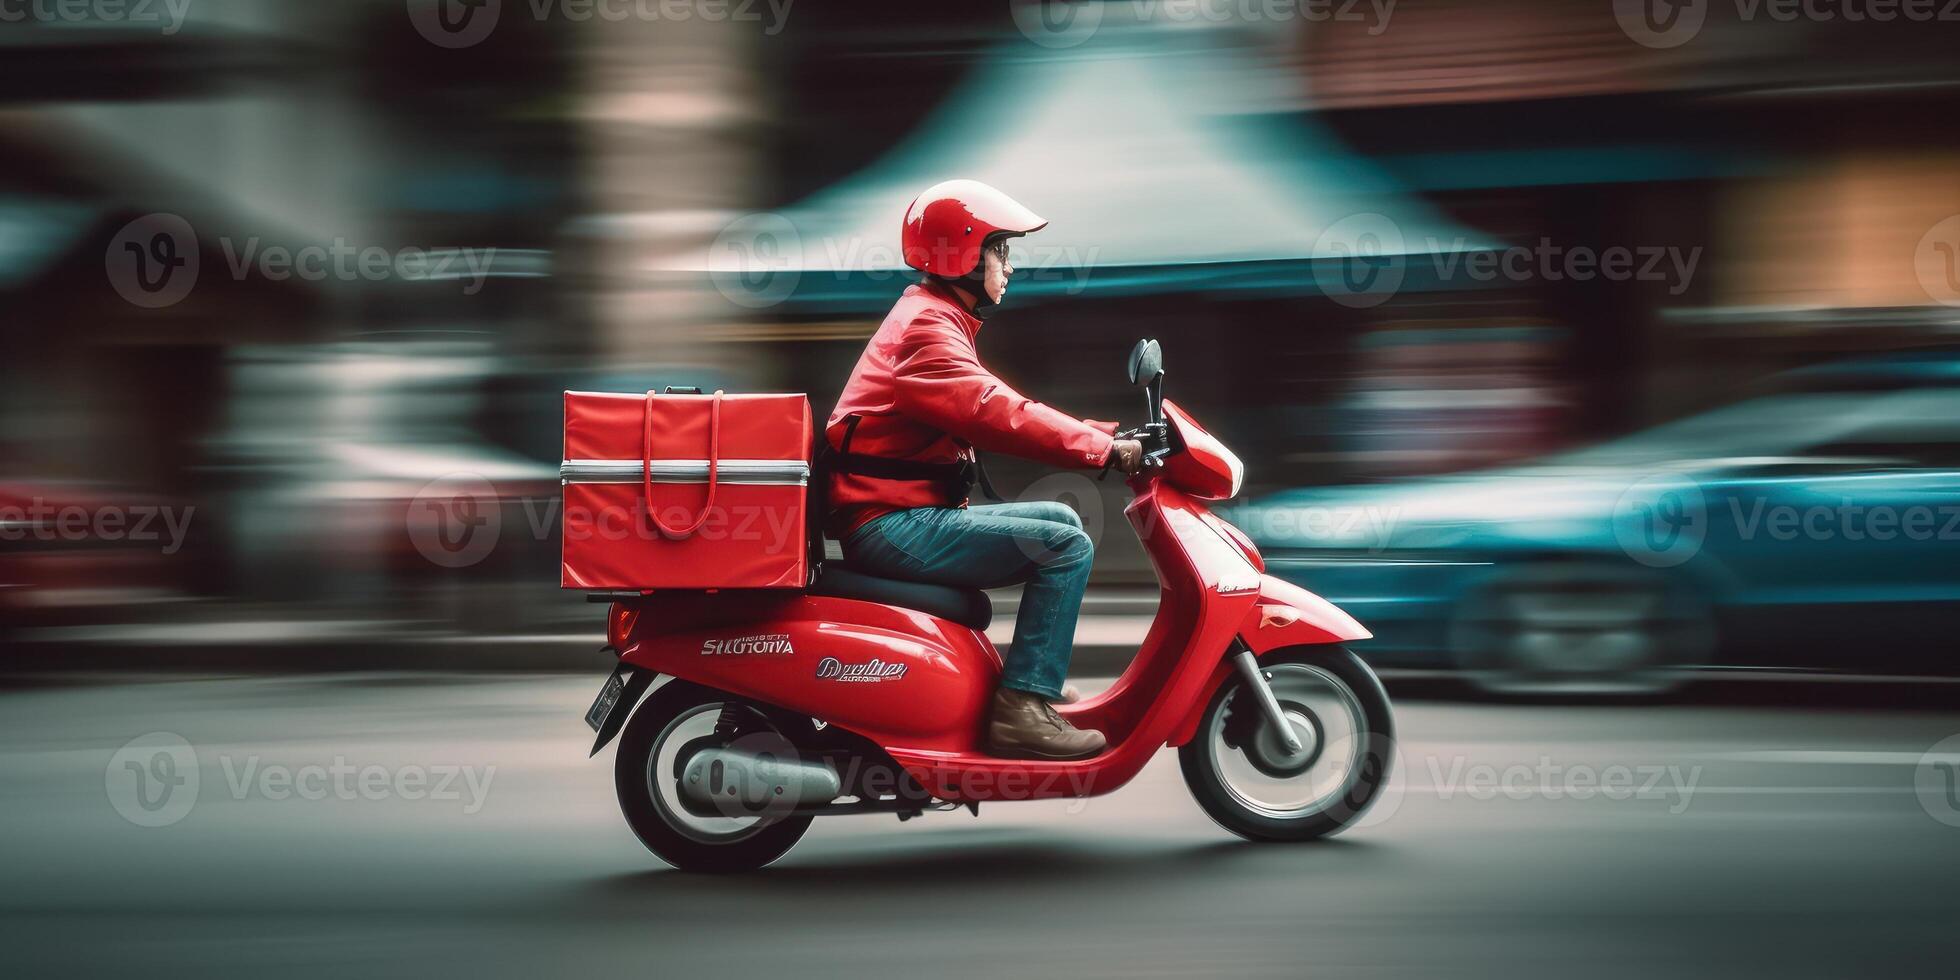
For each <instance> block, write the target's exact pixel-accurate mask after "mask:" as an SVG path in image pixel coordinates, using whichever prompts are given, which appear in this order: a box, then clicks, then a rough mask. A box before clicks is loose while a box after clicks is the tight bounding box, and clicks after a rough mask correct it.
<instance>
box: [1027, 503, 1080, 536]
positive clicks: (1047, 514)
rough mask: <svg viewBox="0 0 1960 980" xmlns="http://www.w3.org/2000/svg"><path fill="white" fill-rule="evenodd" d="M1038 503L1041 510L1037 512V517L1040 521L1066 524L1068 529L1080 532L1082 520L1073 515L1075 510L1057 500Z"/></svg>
mask: <svg viewBox="0 0 1960 980" xmlns="http://www.w3.org/2000/svg"><path fill="white" fill-rule="evenodd" d="M1040 503H1041V510H1040V511H1039V512H1038V516H1039V517H1040V518H1041V519H1042V520H1044V521H1054V522H1055V523H1057V524H1067V525H1068V526H1069V527H1072V528H1074V529H1076V530H1078V531H1080V530H1082V518H1081V517H1080V516H1079V515H1077V514H1076V513H1075V508H1073V507H1070V506H1069V505H1067V504H1065V503H1062V502H1061V501H1059V500H1043V501H1041V502H1040Z"/></svg>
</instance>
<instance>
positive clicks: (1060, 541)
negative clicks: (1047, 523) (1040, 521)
mask: <svg viewBox="0 0 1960 980" xmlns="http://www.w3.org/2000/svg"><path fill="white" fill-rule="evenodd" d="M1048 547H1049V549H1050V550H1051V551H1053V552H1054V553H1055V558H1056V560H1057V562H1059V563H1068V562H1076V561H1088V560H1090V559H1092V558H1094V557H1095V556H1096V543H1095V542H1094V541H1091V540H1090V539H1089V534H1088V532H1086V531H1084V530H1082V528H1081V527H1079V526H1078V527H1070V528H1068V529H1067V530H1064V531H1059V532H1057V533H1056V534H1054V535H1053V536H1051V538H1050V539H1049V543H1048Z"/></svg>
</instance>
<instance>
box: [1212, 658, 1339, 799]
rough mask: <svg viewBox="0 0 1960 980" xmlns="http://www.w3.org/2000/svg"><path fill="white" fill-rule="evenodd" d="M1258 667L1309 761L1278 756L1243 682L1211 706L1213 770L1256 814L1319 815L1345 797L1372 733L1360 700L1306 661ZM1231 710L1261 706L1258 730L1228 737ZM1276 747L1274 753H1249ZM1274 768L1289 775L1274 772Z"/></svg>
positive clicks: (1273, 738)
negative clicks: (1237, 742) (1243, 739)
mask: <svg viewBox="0 0 1960 980" xmlns="http://www.w3.org/2000/svg"><path fill="white" fill-rule="evenodd" d="M1260 673H1261V674H1263V675H1265V676H1266V678H1267V681H1266V683H1267V684H1268V685H1270V686H1271V687H1272V689H1273V696H1274V697H1275V698H1277V699H1278V700H1279V703H1280V712H1281V713H1282V714H1284V715H1285V716H1286V717H1287V720H1288V721H1290V722H1292V723H1293V726H1294V731H1295V732H1296V733H1297V734H1299V735H1300V736H1301V744H1302V748H1303V750H1304V751H1303V755H1305V756H1306V759H1307V761H1306V763H1305V764H1304V765H1300V764H1298V760H1288V759H1286V758H1284V755H1285V749H1284V748H1283V747H1282V746H1281V745H1280V743H1279V739H1278V738H1277V737H1276V736H1275V734H1274V733H1273V732H1272V731H1271V728H1272V726H1271V724H1270V723H1269V722H1267V720H1266V718H1265V716H1264V714H1263V712H1260V707H1259V705H1258V703H1257V701H1256V700H1255V699H1254V698H1253V697H1252V696H1251V695H1250V694H1249V693H1248V692H1247V689H1246V687H1245V684H1244V682H1243V681H1241V682H1240V683H1239V684H1238V685H1237V686H1236V687H1234V688H1233V690H1232V693H1230V694H1229V695H1227V696H1226V700H1225V701H1224V702H1223V703H1221V704H1220V705H1219V708H1218V710H1216V711H1214V712H1212V718H1211V724H1210V726H1209V730H1208V731H1207V732H1206V740H1207V741H1208V743H1209V745H1210V753H1211V764H1212V770H1213V771H1214V772H1216V773H1217V774H1218V780H1219V783H1220V785H1222V786H1223V787H1224V789H1225V792H1226V793H1227V794H1229V795H1230V796H1231V797H1232V799H1233V800H1234V801H1236V802H1237V803H1238V804H1239V805H1240V806H1242V807H1244V808H1246V809H1247V810H1250V811H1252V812H1254V813H1257V814H1259V815H1261V816H1265V817H1270V818H1273V819H1276V820H1299V819H1304V818H1306V817H1310V816H1313V815H1315V814H1318V813H1321V812H1323V811H1325V810H1327V809H1328V808H1329V807H1330V806H1332V805H1333V804H1334V803H1335V802H1336V801H1338V800H1341V799H1343V798H1344V797H1346V796H1347V794H1348V791H1349V790H1350V789H1352V788H1353V787H1354V784H1355V782H1356V781H1357V780H1358V779H1359V778H1360V776H1361V768H1362V762H1363V760H1364V759H1365V758H1366V755H1367V751H1368V739H1369V735H1370V734H1371V733H1370V732H1369V731H1368V722H1367V716H1366V715H1365V714H1364V713H1363V712H1362V710H1361V700H1360V698H1358V697H1356V696H1355V693H1354V691H1352V690H1351V689H1349V687H1348V686H1347V684H1346V683H1345V682H1343V681H1342V680H1341V679H1340V678H1338V677H1335V676H1334V675H1333V674H1331V673H1328V672H1327V671H1325V670H1322V669H1321V668H1319V667H1315V666H1312V665H1309V664H1278V665H1275V666H1272V667H1262V668H1260ZM1241 698H1243V700H1241ZM1233 711H1252V712H1259V718H1258V729H1257V730H1256V732H1255V734H1254V737H1253V738H1251V739H1249V740H1247V741H1248V744H1246V745H1242V746H1238V747H1234V746H1232V745H1230V744H1228V743H1227V741H1226V731H1225V729H1226V723H1227V720H1228V719H1229V718H1230V717H1231V715H1232V712H1233ZM1275 751H1277V752H1278V753H1279V754H1280V755H1279V756H1276V757H1271V758H1269V759H1258V760H1255V758H1254V757H1253V754H1254V753H1260V752H1267V753H1271V752H1275ZM1262 762H1263V763H1264V765H1263V766H1262V765H1261V763H1262ZM1289 763H1291V764H1289ZM1275 770H1284V771H1286V772H1289V773H1290V775H1286V776H1274V775H1272V774H1271V773H1272V772H1274V771H1275Z"/></svg>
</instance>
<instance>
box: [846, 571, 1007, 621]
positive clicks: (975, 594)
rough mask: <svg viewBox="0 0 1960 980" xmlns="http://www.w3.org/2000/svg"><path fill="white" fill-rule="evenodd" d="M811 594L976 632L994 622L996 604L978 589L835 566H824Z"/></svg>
mask: <svg viewBox="0 0 1960 980" xmlns="http://www.w3.org/2000/svg"><path fill="white" fill-rule="evenodd" d="M809 592H810V594H811V595H822V596H832V597H835V598H838V599H862V600H864V601H865V602H882V603H884V604H885V605H888V606H899V607H902V608H905V609H916V610H918V611H919V612H922V613H931V614H932V615H934V616H938V617H939V618H940V619H946V620H951V621H953V622H955V623H958V624H960V625H962V626H970V627H972V628H974V629H977V630H983V629H986V628H987V624H988V623H991V622H993V621H994V604H993V602H992V601H991V600H989V599H988V598H987V593H985V592H982V591H980V590H979V589H959V588H954V587H952V586H950V585H932V584H930V583H927V582H905V581H901V580H899V579H891V578H879V577H877V576H876V575H866V574H865V573H863V572H860V571H856V570H854V569H851V568H847V567H845V566H843V565H839V564H837V563H836V562H824V563H823V566H822V569H821V570H820V571H819V572H818V573H817V580H816V582H814V583H812V584H811V586H810V589H809Z"/></svg>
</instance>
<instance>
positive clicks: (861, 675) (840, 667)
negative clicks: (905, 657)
mask: <svg viewBox="0 0 1960 980" xmlns="http://www.w3.org/2000/svg"><path fill="white" fill-rule="evenodd" d="M905 666H906V665H905V664H888V663H886V662H884V661H883V660H879V659H876V658H873V659H872V660H871V661H870V662H869V663H862V664H847V663H844V662H842V661H840V660H838V659H837V658H836V657H825V658H823V660H821V661H819V662H818V663H817V680H820V681H838V682H840V683H850V684H876V683H878V682H879V681H895V680H897V679H899V678H901V677H904V676H905Z"/></svg>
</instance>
